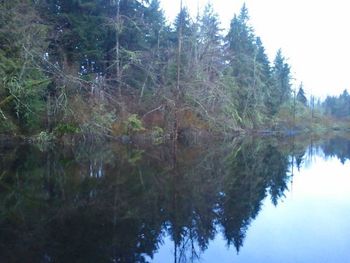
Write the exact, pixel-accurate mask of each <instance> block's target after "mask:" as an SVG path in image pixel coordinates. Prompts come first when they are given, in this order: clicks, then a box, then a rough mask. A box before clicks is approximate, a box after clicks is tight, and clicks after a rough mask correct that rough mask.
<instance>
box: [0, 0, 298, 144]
mask: <svg viewBox="0 0 350 263" xmlns="http://www.w3.org/2000/svg"><path fill="white" fill-rule="evenodd" d="M179 10H181V11H180V12H179V14H178V16H177V17H176V20H175V21H174V23H173V24H171V25H169V23H168V21H166V19H165V16H164V13H163V11H162V10H161V8H160V4H159V0H150V1H136V0H116V1H106V0H85V1H78V0H38V1H30V0H21V1H19V0H11V1H9V0H6V1H2V2H1V4H0V47H1V50H0V76H1V78H0V119H1V120H0V121H1V123H0V131H1V133H12V134H13V133H24V134H28V133H29V134H35V133H38V132H40V131H45V132H47V133H51V132H53V133H55V134H64V133H76V132H82V133H84V134H89V133H90V134H101V135H102V134H112V135H120V134H123V133H132V132H133V131H135V130H136V131H139V130H143V128H144V127H145V128H148V129H150V130H152V129H154V127H159V128H160V129H161V130H162V131H166V132H168V133H170V134H171V133H173V135H174V136H175V137H176V134H177V133H178V132H179V131H180V130H181V129H186V128H191V127H192V128H200V129H205V130H208V131H233V130H240V129H257V128H262V127H266V128H273V127H274V125H275V123H276V119H278V118H279V112H280V110H281V109H282V108H283V107H284V105H287V104H288V105H290V104H291V103H292V96H291V83H290V81H291V73H290V65H289V64H288V63H287V61H286V59H285V57H284V56H283V54H282V52H281V50H279V51H278V52H277V54H276V56H275V59H274V61H273V62H272V63H271V62H270V61H269V59H268V56H267V55H266V52H265V49H264V46H263V43H262V41H261V39H260V38H259V37H258V36H257V35H256V34H255V32H254V29H253V27H252V26H251V25H250V22H249V15H248V10H247V8H246V6H245V5H243V7H242V8H241V10H240V13H239V14H238V15H235V16H234V17H233V19H232V21H231V25H230V28H229V30H228V33H227V34H224V33H223V31H222V30H221V28H220V21H219V17H218V15H217V14H216V13H215V12H214V10H213V8H212V7H211V5H207V6H206V7H205V9H204V11H203V13H202V14H200V15H198V16H197V17H196V18H195V19H192V18H191V16H190V14H189V12H188V10H187V9H186V7H182V6H181V7H179Z"/></svg>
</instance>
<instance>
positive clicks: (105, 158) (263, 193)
mask: <svg viewBox="0 0 350 263" xmlns="http://www.w3.org/2000/svg"><path fill="white" fill-rule="evenodd" d="M308 144H309V143H308V142H307V143H303V142H302V141H298V143H295V139H294V138H291V139H289V140H283V142H282V140H281V141H279V140H277V139H257V138H247V139H245V140H240V139H237V140H235V141H233V142H231V143H229V144H227V143H225V144H223V145H212V146H209V145H206V146H203V145H202V146H196V147H191V148H186V147H181V146H179V147H178V148H177V152H176V153H175V154H176V156H174V151H173V149H172V148H171V147H167V146H145V147H142V148H132V147H131V146H130V145H129V146H120V145H108V146H106V145H100V146H96V145H81V146H79V147H76V148H55V149H50V150H47V151H44V152H42V151H40V150H39V149H37V148H35V147H32V146H28V145H23V146H18V147H5V146H4V147H2V148H1V160H0V176H1V177H0V262H23V258H25V259H26V261H27V262H84V263H86V262H146V261H147V260H149V259H151V258H152V257H153V255H154V254H155V253H156V252H157V251H158V249H159V247H160V246H161V245H162V242H163V240H164V238H165V237H166V236H168V235H170V237H171V240H172V241H173V244H174V249H173V252H174V255H173V259H172V260H174V259H175V262H187V261H188V262H191V261H194V260H195V259H196V258H198V257H199V256H200V254H201V252H203V251H204V250H206V249H207V248H208V245H209V244H210V241H211V240H213V239H214V238H215V237H216V235H217V234H218V233H219V232H220V233H221V234H222V235H223V236H224V238H225V240H226V242H227V244H228V245H233V246H234V247H235V248H236V250H237V251H239V249H240V248H241V247H242V246H243V242H244V239H245V236H246V231H247V229H248V227H249V225H250V223H251V222H252V220H254V219H255V218H256V216H257V215H258V213H259V211H260V209H261V206H262V202H263V200H264V199H265V198H266V197H267V196H269V197H271V201H272V203H273V204H274V205H277V204H278V201H279V200H280V199H281V198H282V197H283V196H284V193H285V192H286V191H287V190H288V189H287V185H288V182H289V181H290V180H291V177H292V170H291V169H290V167H291V163H292V162H295V164H296V166H297V167H299V168H300V166H301V165H303V163H306V162H307V161H308V160H310V158H312V156H311V155H312V153H313V152H314V151H313V150H312V149H316V148H319V147H321V148H322V149H323V152H324V154H325V155H326V156H334V155H336V156H338V158H340V159H341V160H342V161H344V160H345V159H347V158H349V157H350V143H349V141H346V140H344V139H341V138H339V137H338V138H336V139H332V140H330V141H328V142H318V143H313V145H316V146H313V147H312V148H310V147H309V148H308ZM307 149H308V150H307ZM310 149H311V151H310ZM310 156H311V157H310ZM175 157H176V158H175ZM174 160H176V163H174ZM168 261H171V260H170V259H169V260H168Z"/></svg>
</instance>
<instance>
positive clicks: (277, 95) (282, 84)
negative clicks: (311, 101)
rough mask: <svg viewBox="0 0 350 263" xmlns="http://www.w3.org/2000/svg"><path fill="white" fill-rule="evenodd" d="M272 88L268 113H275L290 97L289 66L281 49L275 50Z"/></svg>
mask: <svg viewBox="0 0 350 263" xmlns="http://www.w3.org/2000/svg"><path fill="white" fill-rule="evenodd" d="M272 78H273V89H272V94H271V99H270V103H269V104H270V113H271V114H275V113H277V111H278V109H279V107H280V106H281V105H282V104H283V103H285V102H287V101H288V100H289V99H290V97H291V84H290V80H291V76H290V66H289V65H288V63H287V62H286V59H285V58H284V56H283V55H282V51H281V49H279V50H278V51H277V54H276V57H275V60H274V66H273V69H272Z"/></svg>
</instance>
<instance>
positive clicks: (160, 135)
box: [152, 126, 165, 145]
mask: <svg viewBox="0 0 350 263" xmlns="http://www.w3.org/2000/svg"><path fill="white" fill-rule="evenodd" d="M164 136H165V133H164V129H163V128H161V127H158V126H155V127H152V140H153V143H154V144H156V145H158V144H162V143H163V142H164V140H165V138H164Z"/></svg>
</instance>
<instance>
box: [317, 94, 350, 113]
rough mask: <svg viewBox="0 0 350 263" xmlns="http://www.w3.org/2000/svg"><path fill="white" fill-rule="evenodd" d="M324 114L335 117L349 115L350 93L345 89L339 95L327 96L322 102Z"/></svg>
mask: <svg viewBox="0 0 350 263" xmlns="http://www.w3.org/2000/svg"><path fill="white" fill-rule="evenodd" d="M322 108H323V110H324V112H325V114H327V115H330V116H334V117H336V118H345V117H350V95H349V93H348V91H347V90H344V91H343V93H342V94H341V95H339V96H328V97H327V98H326V99H325V101H324V102H323V103H322Z"/></svg>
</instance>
